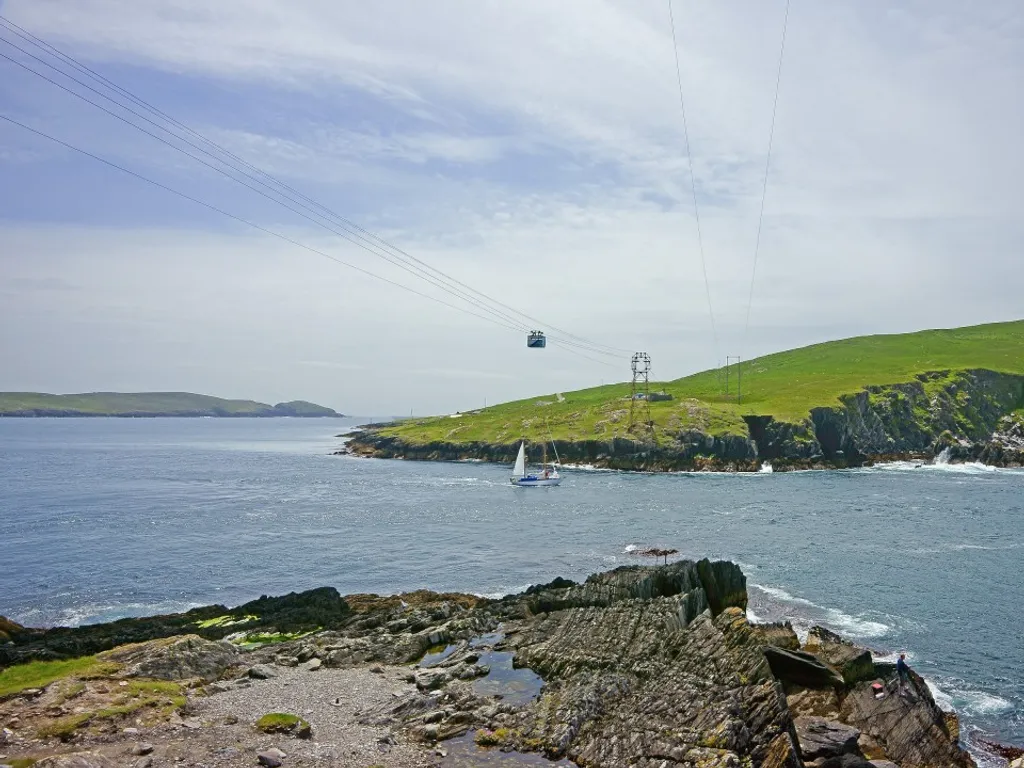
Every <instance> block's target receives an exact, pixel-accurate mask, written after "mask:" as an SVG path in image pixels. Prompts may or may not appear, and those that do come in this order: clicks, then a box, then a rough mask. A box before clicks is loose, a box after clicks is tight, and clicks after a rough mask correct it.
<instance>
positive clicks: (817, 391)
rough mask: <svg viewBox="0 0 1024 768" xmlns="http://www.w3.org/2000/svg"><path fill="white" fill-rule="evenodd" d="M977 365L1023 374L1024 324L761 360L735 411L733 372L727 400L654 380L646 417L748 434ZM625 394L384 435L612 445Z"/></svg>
mask: <svg viewBox="0 0 1024 768" xmlns="http://www.w3.org/2000/svg"><path fill="white" fill-rule="evenodd" d="M624 367H625V366H624ZM973 368H983V369H989V370H993V371H998V372H1001V373H1015V374H1024V321H1015V322H1010V323H994V324H990V325H977V326H970V327H966V328H956V329H951V330H932V331H920V332H918V333H906V334H897V335H884V336H861V337H857V338H852V339H844V340H842V341H833V342H827V343H824V344H815V345H813V346H809V347H803V348H801V349H794V350H790V351H788V352H780V353H777V354H774V355H768V356H766V357H761V358H757V359H755V360H751V361H748V362H745V363H743V365H742V382H743V402H742V403H741V404H737V403H736V395H735V392H736V389H735V375H736V370H735V368H733V370H732V371H731V372H730V388H731V390H732V392H731V395H730V396H728V397H727V396H726V395H724V394H723V393H722V385H721V371H719V370H711V371H704V372H702V373H697V374H694V375H692V376H687V377H685V378H682V379H676V380H675V381H669V382H664V383H661V382H659V383H658V384H657V385H656V387H654V388H655V389H657V390H662V389H663V390H664V391H665V392H668V393H670V394H672V395H673V396H674V398H675V399H674V400H672V401H668V402H656V403H651V414H652V417H653V419H654V421H655V424H656V425H657V427H659V428H662V429H666V428H667V429H668V430H678V429H681V428H689V427H692V428H697V429H700V430H702V431H705V432H709V433H712V434H737V435H745V434H747V428H746V425H745V423H744V422H743V419H742V416H744V415H763V416H774V417H775V418H776V419H779V420H784V421H791V422H800V421H802V420H804V419H805V418H807V416H808V414H809V412H810V410H811V409H812V408H815V407H819V406H828V405H833V404H835V403H836V402H837V401H838V398H839V397H840V396H841V395H844V394H850V393H854V392H858V391H860V390H862V389H863V388H864V387H866V386H870V385H884V384H896V383H900V382H904V381H909V380H911V379H913V378H914V376H915V375H916V374H919V373H925V372H931V371H944V370H951V371H955V370H964V369H973ZM629 390H630V387H629V384H628V383H624V384H612V385H608V386H603V387H595V388H592V389H584V390H580V391H577V392H565V393H553V394H549V395H543V396H539V397H533V398H529V399H527V400H519V401H516V402H512V403H505V404H502V405H496V406H493V407H490V408H486V409H483V410H481V411H475V412H473V413H467V414H463V415H461V416H459V417H457V418H451V417H448V416H442V417H436V418H431V419H416V420H412V421H407V422H403V423H401V424H399V425H396V426H394V427H390V428H388V429H386V430H384V431H383V432H384V434H390V435H395V436H398V437H401V438H402V439H404V440H406V441H408V442H411V443H425V442H431V441H435V440H446V441H452V442H470V441H484V442H507V441H513V440H517V439H519V438H524V437H525V438H526V439H528V440H543V439H546V438H547V437H548V435H549V430H550V434H551V435H553V436H554V437H555V438H556V439H567V440H583V439H608V438H610V437H614V436H625V435H626V422H627V420H628V413H629V401H628V399H627V398H628V395H629Z"/></svg>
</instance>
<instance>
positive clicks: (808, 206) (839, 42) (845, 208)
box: [0, 0, 1024, 415]
mask: <svg viewBox="0 0 1024 768" xmlns="http://www.w3.org/2000/svg"><path fill="white" fill-rule="evenodd" d="M672 10H673V14H674V18H675V31H676V35H677V44H678V47H677V49H676V50H677V51H678V56H679V72H680V79H681V83H682V89H681V90H682V95H683V103H684V105H685V117H686V123H685V127H686V132H685V133H684V122H683V110H682V109H681V108H680V88H679V84H678V82H677V79H676V64H675V59H674V56H673V40H672V27H671V26H670V21H669V5H668V3H667V1H665V0H559V2H557V3H556V2H551V1H550V0H546V1H541V0H519V1H518V2H514V3H513V2H497V1H496V0H472V1H471V0H434V1H433V2H430V3H422V2H416V1H415V0H383V1H382V2H379V3H372V4H371V3H363V2H356V1H355V0H294V2H289V3H281V2H279V1H278V0H244V1H243V0H218V2H216V3H210V2H208V1H206V0H74V2H70V1H69V0H0V15H2V16H3V17H4V18H6V19H8V20H10V21H11V22H13V23H15V24H17V25H19V26H20V27H22V28H24V29H25V30H26V31H28V32H30V33H31V34H32V35H35V36H37V37H39V38H40V39H42V40H45V41H46V42H48V43H50V44H52V45H54V46H56V47H57V48H58V49H60V50H61V51H63V52H65V53H66V54H68V55H70V56H72V57H74V59H75V60H76V61H78V62H80V63H81V64H83V65H85V66H88V67H89V68H90V69H92V70H93V71H95V72H97V73H99V74H101V75H102V76H104V77H105V78H108V79H109V81H111V82H113V83H116V84H117V85H118V86H120V87H121V88H123V89H126V90H127V91H129V92H130V93H131V94H133V95H135V96H136V97H138V98H141V99H143V100H145V101H146V102H148V103H150V104H152V105H154V106H156V107H159V108H160V109H161V110H162V111H163V112H164V113H166V114H168V115H170V116H172V117H173V118H175V119H176V120H178V121H180V122H181V123H183V124H185V125H187V126H188V127H190V128H191V129H193V130H195V131H197V132H198V133H199V134H201V135H202V136H203V137H205V138H207V139H210V140H211V141H214V142H216V143H217V144H218V145H220V146H222V147H224V148H226V149H228V150H230V151H231V152H232V153H233V154H234V155H236V156H238V157H239V158H241V159H243V160H245V161H246V162H248V163H251V164H252V165H253V166H255V167H257V168H259V169H260V170H261V171H264V172H266V173H268V174H271V175H272V176H273V177H274V178H275V179H277V180H279V181H282V182H284V183H285V184H287V185H288V186H289V187H291V188H292V189H294V190H296V191H298V192H300V193H301V194H303V195H305V196H306V197H307V198H309V199H310V200H313V201H315V203H316V204H319V205H322V206H324V207H326V208H327V209H329V210H330V211H331V212H333V213H334V214H338V215H340V216H342V217H344V218H345V219H346V220H348V221H350V222H353V223H354V224H356V225H358V226H359V227H362V228H364V229H366V230H367V231H370V232H372V233H375V234H376V235H378V236H380V237H381V238H383V240H385V241H386V242H387V243H388V244H390V245H392V246H395V247H397V248H400V249H401V250H402V251H404V252H405V253H406V254H408V255H409V256H412V257H415V258H416V259H419V260H420V261H421V262H423V263H426V264H428V265H429V266H430V267H432V268H434V269H437V270H440V271H441V272H443V273H444V274H445V275H447V276H449V277H451V278H454V279H456V280H458V281H460V282H461V283H463V284H465V285H468V286H471V287H472V288H474V289H476V290H478V291H480V292H482V293H483V294H485V295H486V296H488V297H489V298H490V299H493V300H497V301H500V302H502V303H503V304H504V305H506V307H511V308H514V311H515V312H516V313H521V314H517V317H516V322H515V323H512V325H515V326H516V328H515V329H511V328H508V327H505V326H506V325H508V324H509V323H508V320H507V318H506V319H504V320H501V321H499V322H490V321H487V320H485V319H483V318H481V317H477V316H474V315H473V314H469V313H468V312H475V313H477V314H484V313H483V312H481V310H480V309H479V308H477V307H474V306H470V305H468V304H467V303H466V302H464V301H463V300H462V299H461V298H459V297H457V296H452V295H450V294H446V293H444V292H443V291H441V290H440V289H439V288H438V287H437V286H434V285H431V284H428V283H427V282H425V281H423V280H421V279H418V278H417V277H416V276H415V275H413V274H410V273H408V272H406V271H402V270H400V269H398V268H397V267H395V266H393V265H392V264H389V263H387V262H386V261H384V260H383V259H381V258H380V257H379V256H378V255H376V254H374V253H371V252H369V251H367V250H364V249H361V248H359V247H356V246H355V245H353V244H352V243H351V242H349V241H347V240H345V239H343V238H342V237H340V236H339V234H338V233H339V232H343V230H339V229H338V228H337V226H336V225H332V226H331V227H324V226H321V225H320V224H318V223H317V222H318V221H319V220H317V219H316V217H303V216H300V215H298V214H297V213H296V212H295V211H293V210H288V209H286V208H284V207H283V206H281V205H279V204H277V203H275V202H273V201H271V200H268V199H267V198H265V197H262V196H260V195H258V194H256V193H255V192H254V191H253V190H251V189H248V188H246V187H244V186H242V185H240V184H238V183H236V182H234V181H231V180H229V179H227V178H225V177H224V176H223V175H222V174H218V173H216V172H214V170H212V169H211V168H209V167H206V166H204V165H202V164H200V163H199V162H197V161H196V160H194V159H193V158H191V157H188V156H187V155H185V154H183V153H182V152H179V151H176V150H175V149H173V148H172V147H170V146H168V145H167V144H165V143H161V142H160V141H158V140H157V139H156V138H154V137H153V136H151V135H147V134H146V133H144V132H142V131H140V130H138V129H137V128H134V127H132V126H130V125H128V124H126V123H125V122H124V121H123V120H119V119H117V118H116V117H114V116H112V115H110V114H107V113H105V112H103V111H101V110H100V109H98V108H96V107H95V106H93V105H91V104H88V103H86V102H84V101H82V100H81V99H79V98H76V97H75V96H73V95H72V94H70V93H68V92H67V90H62V89H61V88H60V87H58V86H57V85H55V84H53V83H51V82H48V81H47V80H44V79H42V78H41V77H39V76H38V75H35V74H31V73H30V72H28V71H26V69H25V68H24V67H31V68H33V69H35V70H37V71H39V72H41V73H43V74H45V75H46V76H47V77H49V78H50V79H51V80H53V81H56V82H57V83H60V84H61V85H63V86H64V87H65V88H66V89H70V90H74V91H77V92H79V93H81V94H82V95H85V96H87V97H88V98H90V99H92V100H94V101H96V102H97V103H99V104H102V105H104V106H105V107H106V108H107V109H109V110H110V111H111V112H114V113H116V114H117V115H120V116H121V117H123V118H125V119H132V120H135V121H136V122H139V123H141V124H142V126H143V127H144V128H146V129H147V130H149V131H150V132H152V133H154V134H156V135H158V136H161V137H163V138H165V140H167V141H170V142H171V143H172V144H175V145H177V146H184V145H182V144H181V143H180V141H179V140H177V139H172V138H170V137H168V136H167V134H164V133H161V131H160V130H158V129H156V128H154V127H153V126H152V125H149V124H146V123H142V121H140V120H138V119H137V118H134V117H133V116H131V115H129V114H127V113H125V112H124V111H122V110H121V108H120V107H117V106H115V105H113V104H111V103H110V102H109V101H105V100H104V99H103V98H101V97H100V96H98V95H97V94H96V93H94V92H90V91H88V90H87V89H86V88H84V87H83V86H81V85H79V84H76V83H74V82H73V81H71V80H68V79H67V78H66V77H65V76H64V75H61V74H58V73H56V72H54V71H53V70H52V69H49V68H47V67H46V66H45V65H43V64H42V63H40V62H39V61H36V60H34V59H32V58H29V57H28V56H27V55H26V54H25V53H23V52H22V51H19V50H17V49H16V48H14V47H12V45H11V43H14V44H16V45H18V46H20V47H21V48H23V49H25V51H28V52H29V53H32V54H33V55H36V56H39V58H42V59H43V60H44V61H49V62H50V63H54V64H56V63H58V62H56V61H55V60H53V59H49V58H47V57H46V56H45V55H44V54H43V53H42V52H41V51H39V50H38V49H34V48H32V47H30V46H29V45H28V44H27V43H26V42H25V41H24V40H23V39H20V38H18V37H16V36H15V35H14V34H13V33H12V32H11V31H10V30H9V29H2V28H0V54H3V56H5V57H9V58H0V115H2V116H3V117H6V118H9V119H12V120H16V121H18V122H20V123H22V124H24V125H26V126H29V127H30V128H33V129H35V130H37V131H42V132H43V133H46V134H48V135H50V136H53V137H56V138H58V139H60V140H61V141H63V142H66V143H67V144H70V145H72V146H74V147H77V148H79V149H81V150H84V151H87V152H89V153H92V154H94V155H96V156H99V157H102V158H104V159H106V160H107V161H109V162H110V163H114V164H116V165H119V166H122V167H124V168H126V169H128V170H130V171H132V172H133V173H136V174H139V175H141V176H144V177H146V178H148V179H150V180H152V181H155V182H157V183H159V184H162V185H164V186H166V187H170V188H172V189H174V190H177V191H178V192H180V193H182V194H185V195H189V196H191V197H194V198H196V199H199V200H202V201H203V202H205V203H207V204H209V205H212V206H215V207H216V208H219V209H220V210H222V211H225V212H227V213H230V214H232V215H233V216H235V217H238V218H239V219H244V220H245V221H247V222H250V223H252V224H256V225H258V226H259V227H261V228H262V229H263V230H269V231H271V232H274V233H276V235H279V237H278V236H274V235H271V234H267V232H266V231H262V230H260V229H256V228H254V227H252V226H248V225H246V224H243V223H241V222H240V221H238V220H237V219H232V218H228V217H226V216H224V215H222V214H220V213H217V212H214V211H212V210H210V209H209V208H205V207H203V206H202V205H200V204H198V203H196V202H193V201H190V200H186V199H183V198H182V197H179V196H175V195H174V194H172V193H171V192H168V191H167V190H166V189H162V188H159V187H156V186H154V185H153V184H150V183H147V182H145V181H142V180H140V179H139V178H137V177H134V176H131V175H128V174H126V173H124V172H122V171H119V170H116V169H114V168H112V167H110V166H109V165H105V164H103V163H101V162H99V161H97V160H96V159H94V158H91V157H87V156H84V155H82V154H80V153H79V152H76V151H74V150H72V149H69V148H67V147H65V146H62V145H59V144H55V143H53V142H51V141H49V140H47V139H44V138H41V137H40V136H38V135H35V134H32V133H30V132H28V131H27V130H25V129H24V128H22V127H19V126H16V125H14V124H12V123H9V122H6V121H4V120H0V361H2V362H0V390H6V391H11V390H14V391H46V392H82V391H97V390H101V391H148V390H160V391H168V390H174V391H178V390H184V391H193V392H202V393H206V394H213V395H218V396H222V397H238V398H251V399H257V400H262V401H265V402H272V403H273V402H278V401H282V400H291V399H298V398H301V399H308V400H313V401H315V402H319V403H322V404H325V405H329V406H332V407H334V408H336V409H338V410H339V411H343V412H345V413H355V414H360V415H401V414H407V413H414V414H419V415H423V414H427V413H444V412H450V411H455V410H466V409H468V408H475V407H479V406H481V405H484V404H487V403H490V404H493V403H496V402H500V401H504V400H509V399H514V398H520V397H528V396H532V395H538V394H547V393H552V392H559V391H568V390H572V389H577V388H581V387H586V386H591V385H597V384H600V383H610V382H613V381H622V380H624V379H625V380H628V378H629V375H630V372H629V357H630V353H631V352H632V351H645V352H648V353H649V354H650V355H651V358H652V361H653V368H652V373H653V375H654V378H655V379H671V378H676V377H678V376H682V375H684V374H687V373H691V372H695V371H699V370H704V369H707V368H711V367H714V366H715V365H717V364H719V363H720V362H721V361H723V360H724V359H725V357H726V356H727V355H733V356H735V355H740V356H742V357H743V358H744V359H750V358H752V357H755V356H757V355H760V354H765V353H769V352H773V351H778V350H783V349H788V348H792V347H796V346H803V345H806V344H811V343H816V342H820V341H826V340H829V339H835V338H843V337H848V336H855V335H861V334H866V333H897V332H905V331H912V330H919V329H923V328H935V327H954V326H960V325H969V324H974V323H982V322H994V321H1001V320H1011V319H1019V318H1021V317H1022V316H1024V302H1022V300H1021V288H1020V287H1021V286H1022V285H1024V260H1022V259H1021V244H1022V243H1024V218H1022V217H1021V216H1020V211H1021V210H1022V205H1024V191H1022V179H1024V146H1022V142H1021V136H1024V100H1022V99H1020V98H1019V97H1018V94H1019V91H1020V83H1021V82H1024V6H1021V4H1020V3H1018V2H1016V1H1015V0H1010V1H1008V2H1002V1H1001V0H990V2H986V3H983V4H964V3H959V2H952V0H949V1H947V0H919V1H917V2H915V1H914V0H911V1H910V2H901V3H895V2H880V1H876V0H848V1H843V0H837V1H836V2H830V3H811V2H808V0H791V5H790V7H789V15H788V23H787V24H786V25H785V31H786V38H785V49H784V56H783V59H782V69H781V78H780V81H779V83H780V87H779V91H778V105H777V111H776V120H775V127H774V134H773V139H772V153H771V162H770V170H769V174H768V178H767V185H766V186H765V175H764V174H765V166H766V158H767V150H768V143H769V134H770V131H771V125H772V112H773V102H774V99H775V95H776V91H775V86H776V76H777V73H778V71H779V70H778V66H779V59H780V50H781V41H782V35H783V27H784V19H785V17H786V0H729V2H715V1H714V0H673V5H672ZM11 59H13V60H14V61H11ZM15 62H19V63H20V64H22V65H24V66H18V64H16V63H15ZM62 68H63V69H65V70H68V68H67V67H66V66H64V67H62ZM77 76H78V77H79V79H82V81H83V82H86V83H91V81H88V80H85V79H84V78H82V76H81V75H77ZM92 85H93V86H96V85H97V84H95V83H92ZM687 134H688V138H689V149H690V152H689V155H688V154H687V149H686V146H687V142H686V138H687ZM192 140H193V141H195V139H192ZM185 148H186V149H187V147H185ZM193 154H199V153H197V152H195V151H194V150H193ZM201 157H202V156H201ZM205 159H207V160H209V158H208V157H207V158H205ZM211 164H214V165H215V164H216V163H211ZM249 183H250V184H251V183H252V182H249ZM762 190H765V197H764V217H763V225H762V229H761V235H760V245H759V247H758V249H757V263H756V270H755V264H754V261H755V243H756V241H757V233H758V221H759V212H760V209H761V203H762ZM695 198H696V213H697V214H698V215H697V216H695V205H694V200H695ZM299 211H300V212H302V209H299ZM698 218H699V228H698ZM698 229H699V236H698ZM332 230H333V231H332ZM283 238H287V240H286V239H283ZM289 241H292V242H289ZM295 243H299V244H301V245H302V246H306V247H305V248H304V247H300V245H296V244H295ZM310 249H313V250H310ZM314 251H319V253H316V252H314ZM339 261H341V262H347V263H348V264H351V265H353V266H355V267H358V268H359V269H362V270H365V272H360V271H357V270H356V269H352V268H350V267H349V266H346V265H344V264H341V263H339ZM366 272H370V273H373V275H376V276H378V277H382V278H385V279H386V280H390V281H392V282H397V283H401V284H403V285H405V286H407V287H409V288H413V289H414V290H416V291H418V292H420V293H421V294H427V295H428V296H431V297H434V299H440V300H441V301H444V302H447V303H449V304H454V305H457V306H459V307H461V308H462V309H463V310H467V311H458V310H456V309H454V308H452V307H449V306H444V305H443V304H441V303H438V301H435V300H431V299H429V298H426V297H424V296H421V295H417V294H415V293H412V292H409V291H407V290H403V289H401V288H399V287H396V286H395V285H393V284H392V283H388V282H384V281H382V280H380V279H378V278H377V277H373V276H371V275H368V274H366ZM705 272H706V275H707V281H706V282H705V278H704V274H705ZM752 278H753V279H752ZM751 286H753V290H752V291H751ZM709 299H710V301H709ZM709 304H710V307H709ZM501 311H503V312H508V311H509V310H507V309H502V310H501ZM748 311H749V325H748V323H747V316H748ZM523 315H525V316H526V317H523ZM491 318H492V320H493V319H495V318H493V316H491ZM527 318H528V319H527ZM533 327H536V328H538V329H540V330H546V331H548V332H549V334H550V335H551V343H550V344H549V345H548V347H547V348H546V349H544V350H531V349H527V348H526V341H525V333H524V331H523V329H529V328H533ZM554 329H560V330H558V331H556V330H554ZM567 333H568V334H571V335H572V337H582V338H584V339H587V340H588V341H589V342H591V343H596V344H599V345H602V347H612V348H614V351H613V352H611V353H608V354H603V353H602V352H599V351H596V350H590V351H586V350H582V349H580V348H579V347H573V346H566V345H565V344H564V343H558V342H559V340H562V341H563V342H564V341H566V340H569V341H571V340H572V337H567V335H566V334H567ZM602 351H607V350H602Z"/></svg>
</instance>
